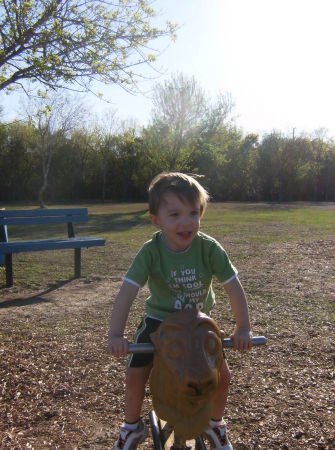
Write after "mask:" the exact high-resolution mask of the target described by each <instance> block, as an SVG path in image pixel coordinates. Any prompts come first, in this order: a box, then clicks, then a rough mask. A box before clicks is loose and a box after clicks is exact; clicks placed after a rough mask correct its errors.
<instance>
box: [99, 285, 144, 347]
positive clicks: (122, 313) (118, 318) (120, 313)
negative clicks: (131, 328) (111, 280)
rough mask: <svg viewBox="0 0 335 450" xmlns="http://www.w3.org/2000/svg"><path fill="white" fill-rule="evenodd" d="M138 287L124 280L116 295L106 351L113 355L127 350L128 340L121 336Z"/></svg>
mask: <svg viewBox="0 0 335 450" xmlns="http://www.w3.org/2000/svg"><path fill="white" fill-rule="evenodd" d="M138 290H139V288H138V287H137V286H135V285H133V284H131V283H128V282H127V281H124V282H123V284H122V286H121V289H120V291H119V293H118V295H117V296H116V299H115V304H114V308H113V312H112V318H111V321H110V326H109V333H108V343H107V351H108V352H110V353H112V355H114V356H125V355H126V354H127V352H128V341H127V339H125V338H124V337H123V332H124V329H125V326H126V322H127V318H128V314H129V310H130V307H131V305H132V303H133V301H134V300H135V298H136V295H137V293H138Z"/></svg>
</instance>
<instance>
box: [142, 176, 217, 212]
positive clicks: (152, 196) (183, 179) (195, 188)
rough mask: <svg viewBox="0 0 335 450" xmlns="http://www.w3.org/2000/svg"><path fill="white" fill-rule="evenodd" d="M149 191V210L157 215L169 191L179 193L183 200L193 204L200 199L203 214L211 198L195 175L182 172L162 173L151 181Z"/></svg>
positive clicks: (178, 195)
mask: <svg viewBox="0 0 335 450" xmlns="http://www.w3.org/2000/svg"><path fill="white" fill-rule="evenodd" d="M148 192H149V211H150V214H155V215H156V214H157V213H158V210H159V207H160V205H161V203H162V201H163V200H164V195H165V194H168V193H171V194H175V195H177V197H178V198H179V199H180V200H181V201H182V202H184V201H185V200H187V201H188V202H189V203H190V204H191V205H194V204H195V203H196V202H197V201H198V200H199V202H200V213H201V215H202V214H203V213H204V212H205V209H206V207H207V202H208V199H209V195H208V193H207V191H206V189H204V188H203V187H202V186H201V184H200V183H199V182H198V181H197V180H196V179H195V178H194V177H193V176H191V175H186V174H185V173H181V172H163V173H160V174H159V175H157V176H156V177H155V178H154V179H153V180H152V181H151V183H150V186H149V189H148Z"/></svg>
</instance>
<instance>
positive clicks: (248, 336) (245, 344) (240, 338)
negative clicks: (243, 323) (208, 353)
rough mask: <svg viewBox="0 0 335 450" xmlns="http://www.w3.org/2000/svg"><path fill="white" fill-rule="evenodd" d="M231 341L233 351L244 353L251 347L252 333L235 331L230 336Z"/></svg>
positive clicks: (242, 329) (246, 330)
mask: <svg viewBox="0 0 335 450" xmlns="http://www.w3.org/2000/svg"><path fill="white" fill-rule="evenodd" d="M231 339H232V341H233V344H234V347H233V348H234V350H239V351H240V352H245V351H247V350H250V349H251V347H252V333H251V331H250V330H248V329H244V328H241V329H236V330H235V331H234V333H233V334H232V335H231Z"/></svg>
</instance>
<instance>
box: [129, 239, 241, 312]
mask: <svg viewBox="0 0 335 450" xmlns="http://www.w3.org/2000/svg"><path fill="white" fill-rule="evenodd" d="M213 275H215V276H216V277H217V278H218V280H220V281H223V282H224V283H226V282H229V281H231V280H232V279H233V278H235V277H236V275H237V270H236V269H235V267H234V266H233V265H232V263H231V262H230V260H229V258H228V256H227V253H226V252H225V250H224V249H223V248H222V246H221V245H220V244H219V242H217V241H216V240H215V239H213V238H212V237H210V236H207V235H206V234H204V233H201V232H198V234H197V236H196V237H195V238H194V239H193V241H192V243H191V245H190V247H189V248H188V249H187V250H185V251H183V252H178V253H177V252H173V251H171V250H169V249H168V248H167V247H166V246H165V244H164V242H163V237H162V233H161V231H158V232H157V233H155V234H154V235H153V237H152V239H151V240H150V241H148V242H146V243H145V244H144V245H143V247H142V248H141V250H140V251H139V252H138V254H137V255H136V257H135V259H134V261H133V263H132V265H131V267H130V269H129V270H128V272H127V274H126V276H125V281H128V282H129V283H132V284H135V285H136V286H138V287H142V286H144V285H145V283H146V282H148V287H149V290H150V296H149V297H148V298H147V300H146V314H147V315H148V316H150V317H154V318H157V319H160V320H164V319H165V318H166V317H167V316H168V315H169V314H170V313H171V312H173V311H175V310H178V309H185V308H197V309H199V310H201V311H203V312H204V313H205V314H209V313H210V311H211V310H212V309H213V307H214V305H215V294H214V292H213V288H212V278H213Z"/></svg>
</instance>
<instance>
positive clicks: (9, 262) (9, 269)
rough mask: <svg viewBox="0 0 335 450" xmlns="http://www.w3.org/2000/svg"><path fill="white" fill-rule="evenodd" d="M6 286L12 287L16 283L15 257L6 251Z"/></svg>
mask: <svg viewBox="0 0 335 450" xmlns="http://www.w3.org/2000/svg"><path fill="white" fill-rule="evenodd" d="M5 264H6V286H7V287H11V286H13V284H14V281H13V259H12V254H11V253H6V262H5Z"/></svg>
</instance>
